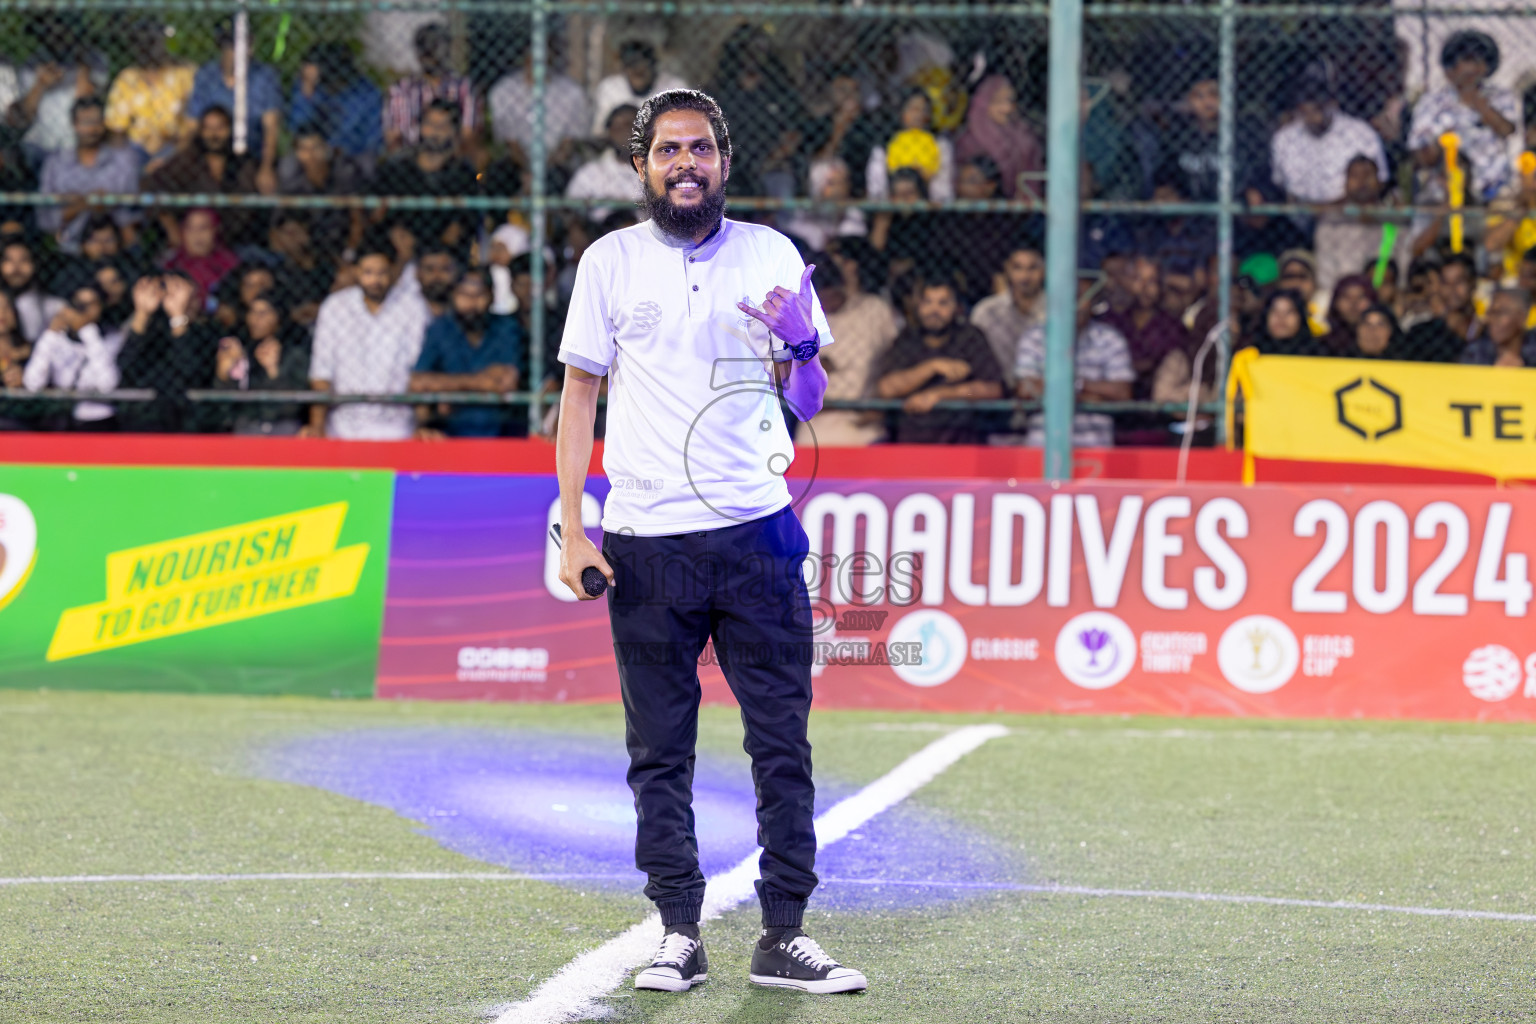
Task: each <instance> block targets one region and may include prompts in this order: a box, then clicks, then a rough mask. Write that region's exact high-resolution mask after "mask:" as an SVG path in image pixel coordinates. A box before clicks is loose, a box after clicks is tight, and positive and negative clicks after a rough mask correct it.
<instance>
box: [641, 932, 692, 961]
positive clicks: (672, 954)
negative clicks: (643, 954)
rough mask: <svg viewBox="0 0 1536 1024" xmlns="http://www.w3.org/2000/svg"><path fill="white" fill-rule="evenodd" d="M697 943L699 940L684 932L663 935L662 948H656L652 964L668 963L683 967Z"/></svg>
mask: <svg viewBox="0 0 1536 1024" xmlns="http://www.w3.org/2000/svg"><path fill="white" fill-rule="evenodd" d="M697 945H698V942H697V941H696V940H694V939H690V938H689V937H688V936H686V935H684V934H683V933H682V932H673V933H671V934H670V935H663V936H662V937H661V948H659V949H657V950H656V957H655V959H653V960H652V961H651V965H652V966H655V965H657V964H667V965H671V966H675V967H681V966H683V964H685V963H687V961H688V956H689V954H691V953H692V952H693V948H694V947H695V946H697Z"/></svg>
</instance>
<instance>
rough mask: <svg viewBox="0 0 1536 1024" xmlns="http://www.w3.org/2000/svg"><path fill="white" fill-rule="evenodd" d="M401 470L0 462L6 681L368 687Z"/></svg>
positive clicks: (348, 692) (1, 632)
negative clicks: (395, 490) (395, 478)
mask: <svg viewBox="0 0 1536 1024" xmlns="http://www.w3.org/2000/svg"><path fill="white" fill-rule="evenodd" d="M392 478H393V475H392V474H390V473H387V472H340V471H329V470H325V471H315V470H218V469H147V468H79V469H69V468H59V467H52V466H0V681H3V683H4V685H7V686H18V687H32V686H39V687H40V686H48V687H56V688H75V687H78V688H90V689H124V690H147V689H152V690H182V691H219V692H234V693H307V694H317V695H332V694H334V695H338V696H367V695H369V694H371V693H372V692H373V683H374V673H375V667H376V663H377V654H378V641H379V631H380V617H381V608H382V602H383V590H384V579H385V570H386V566H387V564H388V558H389V547H388V545H389V519H390V502H391V500H392Z"/></svg>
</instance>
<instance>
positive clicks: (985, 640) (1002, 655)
mask: <svg viewBox="0 0 1536 1024" xmlns="http://www.w3.org/2000/svg"><path fill="white" fill-rule="evenodd" d="M971 660H972V661H1039V660H1040V641H1039V640H1036V639H1035V638H1034V637H1032V636H1030V637H1024V636H978V637H976V638H974V639H973V640H972V641H971Z"/></svg>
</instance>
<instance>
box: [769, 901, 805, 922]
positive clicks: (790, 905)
mask: <svg viewBox="0 0 1536 1024" xmlns="http://www.w3.org/2000/svg"><path fill="white" fill-rule="evenodd" d="M804 919H805V901H804V900H785V901H782V902H780V901H777V900H776V901H774V902H772V903H764V904H763V927H764V928H799V927H800V923H801V921H803V920H804Z"/></svg>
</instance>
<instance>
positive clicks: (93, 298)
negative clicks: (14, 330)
mask: <svg viewBox="0 0 1536 1024" xmlns="http://www.w3.org/2000/svg"><path fill="white" fill-rule="evenodd" d="M102 305H103V303H102V298H101V293H100V292H99V291H98V290H97V289H96V286H95V285H82V286H81V287H79V288H77V289H76V290H75V293H74V294H73V295H72V296H70V300H69V304H68V305H67V306H65V307H63V308H62V309H60V310H59V311H58V312H57V313H55V314H54V316H53V318H52V321H51V322H50V323H49V325H48V329H47V330H45V331H43V333H42V335H41V336H40V337H39V338H38V339H37V345H36V347H35V348H34V349H33V350H32V358H31V359H29V360H28V361H27V367H26V370H25V371H24V372H23V374H22V386H23V387H25V388H26V389H27V390H28V391H41V390H43V389H44V388H60V389H64V390H74V391H112V390H114V389H115V388H116V387H117V382H118V372H117V350H118V349H119V348H121V347H122V344H123V333H122V331H121V330H118V331H112V332H110V333H109V332H105V331H103V329H102V327H101V324H100V322H99V321H100V320H101V311H102ZM115 415H116V411H115V410H114V409H113V408H112V406H110V405H107V404H106V403H104V402H76V403H75V408H74V411H73V413H72V414H71V416H72V419H73V424H72V425H73V426H74V427H75V428H76V429H81V430H103V429H110V427H111V426H112V421H113V419H114V417H115Z"/></svg>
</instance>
